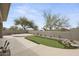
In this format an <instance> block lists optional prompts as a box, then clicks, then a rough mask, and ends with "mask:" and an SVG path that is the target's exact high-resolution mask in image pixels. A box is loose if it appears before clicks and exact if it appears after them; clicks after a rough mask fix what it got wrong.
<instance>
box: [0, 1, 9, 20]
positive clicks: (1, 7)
mask: <svg viewBox="0 0 79 59" xmlns="http://www.w3.org/2000/svg"><path fill="white" fill-rule="evenodd" d="M9 8H10V3H0V10H1V16H2V20H3V21H6V20H7V16H8V12H9Z"/></svg>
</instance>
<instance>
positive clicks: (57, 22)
mask: <svg viewBox="0 0 79 59" xmlns="http://www.w3.org/2000/svg"><path fill="white" fill-rule="evenodd" d="M44 19H45V26H44V29H45V30H54V29H61V28H64V27H68V26H69V23H68V20H69V19H68V18H65V17H60V16H59V15H56V14H55V15H52V14H51V13H48V12H44Z"/></svg>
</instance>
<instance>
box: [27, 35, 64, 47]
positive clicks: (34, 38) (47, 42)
mask: <svg viewBox="0 0 79 59" xmlns="http://www.w3.org/2000/svg"><path fill="white" fill-rule="evenodd" d="M26 38H27V39H28V40H30V41H33V42H35V43H37V44H43V45H46V46H51V47H56V48H64V47H65V46H64V45H63V44H61V43H60V42H59V41H57V40H55V39H50V38H45V37H40V36H28V37H26Z"/></svg>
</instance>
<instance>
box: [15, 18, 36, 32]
mask: <svg viewBox="0 0 79 59" xmlns="http://www.w3.org/2000/svg"><path fill="white" fill-rule="evenodd" d="M15 25H20V26H21V27H22V28H23V29H24V30H25V31H26V32H27V28H33V29H34V27H35V24H34V23H33V21H29V20H28V19H27V18H26V17H20V18H18V19H15Z"/></svg>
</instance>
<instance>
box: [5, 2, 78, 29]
mask: <svg viewBox="0 0 79 59" xmlns="http://www.w3.org/2000/svg"><path fill="white" fill-rule="evenodd" d="M43 11H51V12H52V14H59V15H61V16H66V17H68V18H69V19H70V20H69V23H70V25H71V27H76V26H77V23H78V22H79V4H77V3H76V4H66V3H63V4H58V3H47V4H45V3H35V4H34V3H26V4H25V3H24V4H23V3H13V4H11V7H10V11H9V15H8V18H7V21H6V22H4V23H3V25H4V27H8V28H9V27H10V26H12V25H14V20H15V19H16V18H19V17H24V16H25V17H27V18H28V19H29V20H33V21H34V23H35V24H36V25H37V26H39V28H42V27H43V26H44V24H45V21H44V18H43V16H42V15H43Z"/></svg>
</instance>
